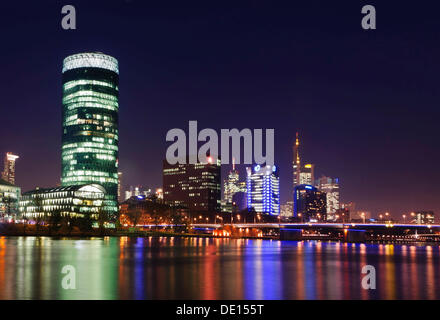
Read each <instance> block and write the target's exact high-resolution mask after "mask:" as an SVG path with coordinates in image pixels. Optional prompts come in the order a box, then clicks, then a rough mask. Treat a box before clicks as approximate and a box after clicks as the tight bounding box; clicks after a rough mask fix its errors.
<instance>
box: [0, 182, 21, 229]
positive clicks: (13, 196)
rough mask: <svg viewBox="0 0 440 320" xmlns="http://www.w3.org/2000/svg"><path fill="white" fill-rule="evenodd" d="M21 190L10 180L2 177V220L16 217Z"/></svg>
mask: <svg viewBox="0 0 440 320" xmlns="http://www.w3.org/2000/svg"><path fill="white" fill-rule="evenodd" d="M20 194H21V190H20V188H19V187H16V186H14V185H13V184H12V183H9V182H8V181H5V180H2V179H0V220H1V221H8V220H11V219H15V218H16V217H17V214H18V202H19V200H20Z"/></svg>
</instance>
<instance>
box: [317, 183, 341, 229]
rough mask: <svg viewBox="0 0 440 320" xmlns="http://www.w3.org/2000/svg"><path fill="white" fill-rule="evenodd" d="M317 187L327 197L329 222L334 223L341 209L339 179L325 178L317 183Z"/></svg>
mask: <svg viewBox="0 0 440 320" xmlns="http://www.w3.org/2000/svg"><path fill="white" fill-rule="evenodd" d="M316 186H317V188H318V189H319V190H321V191H323V192H325V193H326V195H327V220H328V221H332V220H334V218H335V214H336V212H337V211H338V209H339V179H338V178H336V179H332V178H329V177H324V176H323V177H321V178H319V179H318V180H317V181H316Z"/></svg>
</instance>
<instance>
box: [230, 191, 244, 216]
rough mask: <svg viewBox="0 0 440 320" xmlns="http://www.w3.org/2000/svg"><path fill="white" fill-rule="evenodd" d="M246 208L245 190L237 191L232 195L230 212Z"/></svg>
mask: <svg viewBox="0 0 440 320" xmlns="http://www.w3.org/2000/svg"><path fill="white" fill-rule="evenodd" d="M246 208H247V201H246V192H243V191H238V192H235V193H234V195H233V196H232V213H237V212H240V211H242V210H245V209H246Z"/></svg>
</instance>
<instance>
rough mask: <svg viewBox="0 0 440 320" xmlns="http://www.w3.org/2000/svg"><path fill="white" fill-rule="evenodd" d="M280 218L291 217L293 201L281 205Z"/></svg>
mask: <svg viewBox="0 0 440 320" xmlns="http://www.w3.org/2000/svg"><path fill="white" fill-rule="evenodd" d="M281 216H282V217H293V201H287V202H286V203H285V204H282V205H281Z"/></svg>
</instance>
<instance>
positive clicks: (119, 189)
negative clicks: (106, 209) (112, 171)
mask: <svg viewBox="0 0 440 320" xmlns="http://www.w3.org/2000/svg"><path fill="white" fill-rule="evenodd" d="M118 202H122V172H118Z"/></svg>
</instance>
